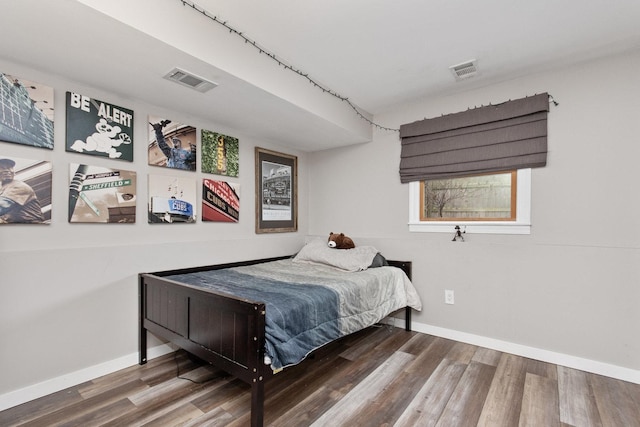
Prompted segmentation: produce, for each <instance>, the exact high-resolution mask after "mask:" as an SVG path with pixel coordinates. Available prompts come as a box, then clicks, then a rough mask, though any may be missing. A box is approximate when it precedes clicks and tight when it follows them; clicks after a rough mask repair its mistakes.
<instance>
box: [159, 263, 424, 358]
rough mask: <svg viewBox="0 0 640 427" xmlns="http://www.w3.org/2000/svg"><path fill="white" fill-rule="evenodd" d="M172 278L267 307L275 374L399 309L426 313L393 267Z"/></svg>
mask: <svg viewBox="0 0 640 427" xmlns="http://www.w3.org/2000/svg"><path fill="white" fill-rule="evenodd" d="M169 278H171V279H172V280H176V281H180V282H183V283H188V284H190V285H195V286H201V287H204V288H208V289H211V290H215V291H217V292H223V293H227V294H232V295H236V296H238V297H242V298H246V299H250V300H253V301H259V302H264V303H265V305H266V319H265V323H266V348H265V353H266V355H267V356H268V357H269V359H270V360H271V367H272V368H273V369H274V370H277V369H280V368H282V367H286V366H289V365H294V364H296V363H299V362H300V361H301V360H303V359H304V358H305V357H306V356H307V355H308V354H309V353H310V352H311V351H313V350H315V349H316V348H319V347H321V346H323V345H325V344H327V343H329V342H331V341H333V340H335V339H336V338H339V337H341V336H345V335H348V334H350V333H352V332H355V331H358V330H360V329H362V328H365V327H367V326H370V325H372V324H374V323H376V322H378V321H380V320H381V319H382V318H384V317H385V316H387V315H388V314H389V313H391V312H393V311H395V310H397V309H400V308H402V307H405V306H407V305H409V306H411V307H413V308H415V309H417V310H420V309H421V305H420V300H419V299H418V296H417V294H416V292H415V289H414V288H413V285H412V284H411V282H410V281H409V279H408V278H407V277H406V275H405V274H404V272H402V271H401V270H400V269H397V268H393V267H380V268H371V269H368V270H365V271H360V272H351V273H349V272H344V271H340V270H338V269H336V268H332V267H328V266H323V265H317V264H312V263H300V262H292V261H291V260H281V261H275V262H270V263H264V264H257V265H253V266H244V267H236V268H230V269H224V270H210V271H203V272H197V273H190V274H182V275H179V276H170V277H169Z"/></svg>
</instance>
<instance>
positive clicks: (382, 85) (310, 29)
mask: <svg viewBox="0 0 640 427" xmlns="http://www.w3.org/2000/svg"><path fill="white" fill-rule="evenodd" d="M2 6H3V13H2V15H0V24H1V28H2V33H3V37H2V38H0V59H4V60H7V61H10V62H14V63H17V64H19V65H24V66H28V67H31V68H34V69H36V70H39V71H41V72H43V73H52V74H55V75H57V76H60V77H63V78H64V79H66V80H67V81H72V82H77V84H78V85H79V86H80V87H85V86H86V87H89V88H96V89H100V90H101V91H104V92H106V93H114V94H117V95H118V97H119V98H124V99H132V100H142V101H144V102H145V103H148V104H149V105H151V106H154V107H158V108H160V109H164V110H166V111H168V112H179V114H180V116H181V118H182V117H184V120H189V119H190V118H193V120H195V121H198V122H204V123H212V124H214V125H215V126H219V127H220V128H219V129H212V130H215V131H219V132H225V131H229V132H240V133H242V134H243V135H248V136H251V137H255V138H258V139H260V140H266V141H270V142H273V143H276V144H279V145H283V146H290V147H293V148H296V149H299V150H301V151H316V150H322V149H327V148H333V147H338V146H345V145H350V144H358V143H363V142H367V141H369V140H370V139H371V136H372V130H373V128H374V127H375V126H373V125H371V123H370V121H373V123H375V125H377V126H381V127H392V128H393V127H397V124H387V123H378V122H376V120H375V119H376V115H379V114H381V113H384V112H387V111H390V110H392V109H393V108H394V107H396V106H398V105H402V104H407V103H411V102H414V101H417V100H421V99H425V98H428V97H430V96H442V95H447V94H453V93H458V92H461V91H466V90H470V89H474V88H478V87H481V86H486V85H489V84H494V83H497V82H500V81H504V80H509V79H513V78H516V77H520V76H524V75H527V74H530V73H536V72H540V71H547V70H552V69H554V68H560V67H565V66H568V65H571V64H575V63H580V62H582V61H586V60H590V59H594V58H598V57H603V56H606V55H612V54H619V53H622V52H627V51H631V50H634V49H638V48H640V25H638V22H640V2H638V1H613V2H612V1H611V0H589V1H587V2H585V1H584V0H564V1H562V2H558V1H557V0H537V1H529V2H524V1H514V0H484V1H477V0H459V1H452V0H404V1H401V2H398V1H392V0H323V1H322V2H313V1H299V0H298V1H295V0H269V1H265V0H244V1H239V0H195V4H194V3H193V2H191V1H186V2H183V1H181V0H56V1H55V2H52V1H49V2H42V1H41V0H2ZM205 13H206V15H205ZM207 15H208V16H207ZM213 16H215V17H216V19H217V20H218V22H216V21H214V20H213V19H212V18H211V17H213ZM219 22H225V23H226V24H224V25H221V24H220V23H219ZM240 33H241V34H240ZM253 42H255V43H256V45H254V44H253ZM256 46H257V47H256ZM259 49H261V50H262V52H260V50H259ZM471 59H475V60H477V65H478V71H479V72H478V74H477V75H476V76H474V77H472V78H469V79H465V80H463V81H456V80H455V79H454V77H453V74H452V73H451V71H450V69H449V67H450V66H453V65H457V64H460V63H463V62H466V61H469V60H471ZM278 62H280V64H278ZM176 66H177V67H180V68H183V69H185V70H187V71H190V72H192V73H194V74H196V75H198V76H200V77H203V78H206V79H209V80H212V81H214V82H216V83H217V84H218V86H217V87H216V88H215V89H213V90H211V91H209V92H207V93H204V94H202V93H199V92H196V91H194V90H192V89H189V88H185V87H183V86H180V85H177V84H175V83H173V82H170V81H167V80H165V79H163V78H162V77H163V76H164V75H165V74H166V73H167V72H168V71H170V70H171V69H172V68H174V67H176ZM285 66H290V67H292V68H294V69H295V70H297V71H296V72H293V71H291V70H290V69H289V68H286V67H285ZM0 71H3V72H7V73H11V72H12V71H13V70H0ZM22 77H23V78H27V79H28V78H29V77H30V76H22ZM62 90H77V89H76V88H64V89H62ZM87 95H89V96H91V94H87ZM339 97H341V98H346V100H345V99H341V98H339ZM103 100H104V101H107V102H108V101H109V100H108V99H103ZM124 106H125V107H126V105H124ZM149 113H150V114H156V112H151V111H150V112H149ZM169 118H171V117H169Z"/></svg>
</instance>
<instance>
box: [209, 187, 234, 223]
mask: <svg viewBox="0 0 640 427" xmlns="http://www.w3.org/2000/svg"><path fill="white" fill-rule="evenodd" d="M239 220H240V186H239V185H238V184H234V183H231V182H227V181H216V180H213V179H206V178H205V179H203V180H202V221H216V222H238V221H239Z"/></svg>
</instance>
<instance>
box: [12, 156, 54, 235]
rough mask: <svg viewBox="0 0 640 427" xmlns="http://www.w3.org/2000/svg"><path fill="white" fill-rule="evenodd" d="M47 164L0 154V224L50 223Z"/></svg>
mask: <svg viewBox="0 0 640 427" xmlns="http://www.w3.org/2000/svg"><path fill="white" fill-rule="evenodd" d="M51 169H52V167H51V162H46V161H42V160H34V159H23V158H17V157H11V156H4V155H2V154H0V225H1V224H48V223H50V222H51Z"/></svg>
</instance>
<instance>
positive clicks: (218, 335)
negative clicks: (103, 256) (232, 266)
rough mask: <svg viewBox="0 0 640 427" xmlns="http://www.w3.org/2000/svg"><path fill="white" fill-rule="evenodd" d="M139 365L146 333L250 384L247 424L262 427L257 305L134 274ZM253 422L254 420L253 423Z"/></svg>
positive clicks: (266, 370)
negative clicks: (138, 328) (138, 305)
mask: <svg viewBox="0 0 640 427" xmlns="http://www.w3.org/2000/svg"><path fill="white" fill-rule="evenodd" d="M139 282H140V283H139V286H140V289H139V292H140V319H139V321H140V330H139V340H140V341H139V344H140V348H139V350H140V360H139V363H140V364H144V363H146V362H147V331H149V332H151V333H153V334H154V335H156V336H158V337H160V338H164V339H166V340H169V341H170V342H172V343H174V344H176V345H178V346H179V347H181V348H183V349H185V350H186V351H188V352H190V353H192V354H194V355H196V356H198V357H200V358H201V359H203V360H205V361H207V362H209V363H211V364H213V365H215V366H216V367H219V368H220V369H222V370H224V371H225V372H228V373H229V374H231V375H234V376H236V377H237V378H239V379H241V380H242V381H244V382H245V383H248V384H250V385H251V417H252V423H251V425H253V426H257V425H262V417H263V414H264V408H263V405H264V382H265V380H266V379H267V378H268V377H270V376H272V375H273V373H272V371H271V369H270V367H269V366H266V365H265V364H264V344H265V324H264V322H265V306H264V304H263V303H260V302H254V301H248V300H244V299H242V298H236V297H233V296H229V295H219V294H216V293H214V292H210V291H207V290H205V289H197V288H193V287H190V286H185V285H184V284H180V283H177V282H174V281H172V280H168V279H166V278H162V277H157V276H155V275H153V274H140V275H139ZM254 418H255V419H254Z"/></svg>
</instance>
